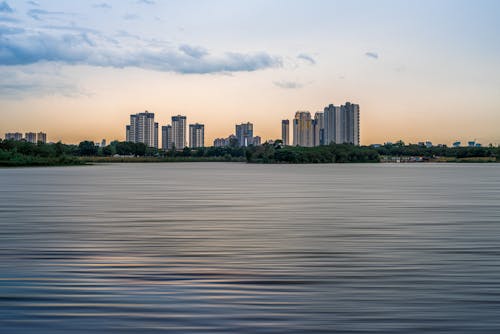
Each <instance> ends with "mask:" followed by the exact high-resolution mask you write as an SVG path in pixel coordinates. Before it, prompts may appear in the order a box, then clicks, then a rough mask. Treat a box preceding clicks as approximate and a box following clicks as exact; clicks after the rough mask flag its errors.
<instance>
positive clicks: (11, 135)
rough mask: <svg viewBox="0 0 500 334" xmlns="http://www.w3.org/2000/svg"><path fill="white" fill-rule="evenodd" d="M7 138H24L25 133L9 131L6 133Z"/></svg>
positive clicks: (18, 139)
mask: <svg viewBox="0 0 500 334" xmlns="http://www.w3.org/2000/svg"><path fill="white" fill-rule="evenodd" d="M5 140H17V141H20V140H23V134H22V133H20V132H8V133H6V134H5Z"/></svg>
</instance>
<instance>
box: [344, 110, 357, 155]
mask: <svg viewBox="0 0 500 334" xmlns="http://www.w3.org/2000/svg"><path fill="white" fill-rule="evenodd" d="M342 107H343V108H344V110H345V112H344V113H345V130H344V131H345V135H344V143H348V144H353V145H359V142H360V141H359V137H360V133H359V104H352V103H350V102H346V104H345V105H344V106H342Z"/></svg>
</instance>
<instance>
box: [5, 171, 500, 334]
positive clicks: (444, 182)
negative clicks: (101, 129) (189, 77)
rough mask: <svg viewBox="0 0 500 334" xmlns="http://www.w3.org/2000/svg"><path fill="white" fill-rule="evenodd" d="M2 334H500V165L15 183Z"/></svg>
mask: <svg viewBox="0 0 500 334" xmlns="http://www.w3.org/2000/svg"><path fill="white" fill-rule="evenodd" d="M0 332H1V333H8V334H10V333H37V334H40V333H42V334H44V333H51V334H52V333H335V332H339V333H343V332H348V333H365V332H372V333H416V332H425V333H431V332H435V333H437V332H439V333H443V332H449V333H499V332H500V164H484V165H483V164H399V165H396V164H394V165H390V164H366V165H363V164H356V165H351V164H345V165H341V164H337V165H248V164H239V163H171V164H112V165H99V166H84V167H55V168H54V167H53V168H19V169H0Z"/></svg>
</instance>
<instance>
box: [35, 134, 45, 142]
mask: <svg viewBox="0 0 500 334" xmlns="http://www.w3.org/2000/svg"><path fill="white" fill-rule="evenodd" d="M36 141H37V142H40V143H42V144H46V143H47V134H46V133H45V132H38V133H37V134H36Z"/></svg>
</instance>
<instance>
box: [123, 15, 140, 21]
mask: <svg viewBox="0 0 500 334" xmlns="http://www.w3.org/2000/svg"><path fill="white" fill-rule="evenodd" d="M123 19H124V20H137V19H139V15H137V14H125V15H123Z"/></svg>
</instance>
